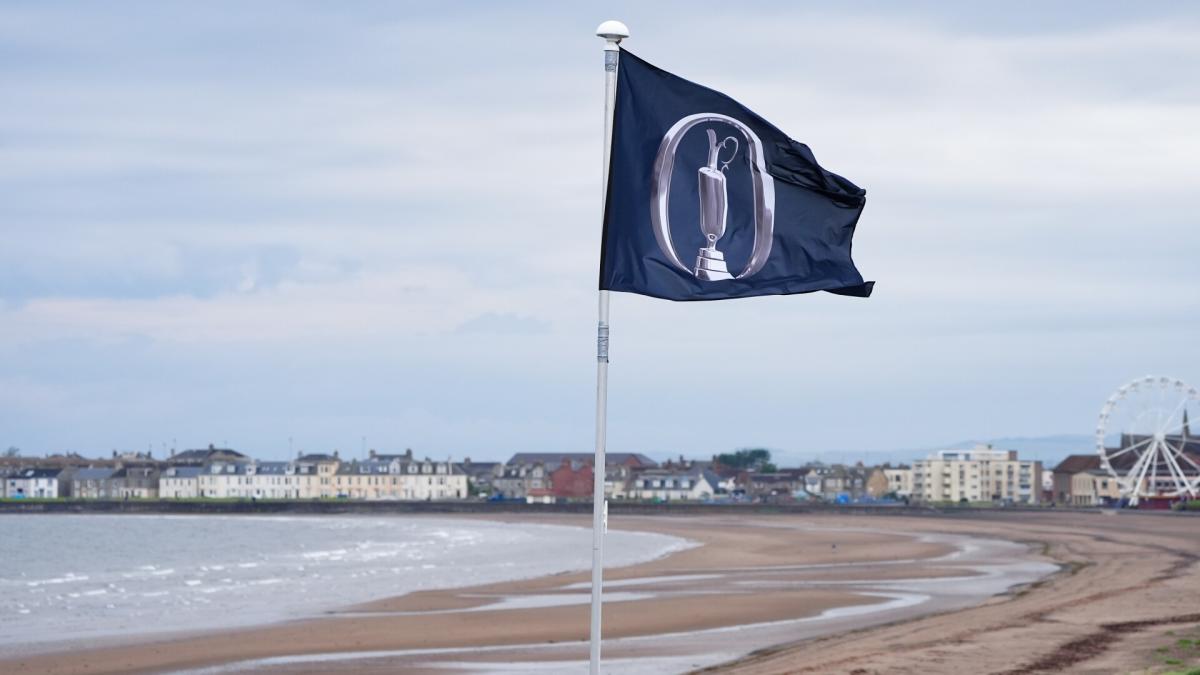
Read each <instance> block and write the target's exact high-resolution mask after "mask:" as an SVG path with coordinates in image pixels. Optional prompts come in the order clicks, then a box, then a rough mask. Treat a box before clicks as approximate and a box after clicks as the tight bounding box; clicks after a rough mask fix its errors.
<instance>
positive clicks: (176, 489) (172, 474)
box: [158, 466, 204, 499]
mask: <svg viewBox="0 0 1200 675" xmlns="http://www.w3.org/2000/svg"><path fill="white" fill-rule="evenodd" d="M203 472H204V467H202V466H172V467H167V468H166V469H164V470H163V471H162V473H160V474H159V476H158V496H159V498H160V499H196V498H197V497H199V496H200V474H201V473H203Z"/></svg>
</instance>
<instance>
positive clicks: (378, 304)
mask: <svg viewBox="0 0 1200 675" xmlns="http://www.w3.org/2000/svg"><path fill="white" fill-rule="evenodd" d="M566 4H567V3H553V2H546V3H527V4H517V3H505V4H504V5H503V6H501V5H500V4H499V3H479V4H467V3H412V4H409V5H406V4H404V3H397V2H345V3H316V2H312V3H307V2H287V3H284V2H255V3H241V2H227V3H221V2H204V3H197V2H190V3H184V2H178V3H173V2H160V1H155V2H145V3H134V2H112V3H103V4H101V3H83V2H80V3H75V4H72V3H52V4H51V3H32V2H15V1H6V2H0V56H2V58H0V91H2V92H3V99H2V101H3V102H2V104H0V328H2V330H0V446H3V447H7V446H9V445H13V446H18V447H20V448H22V449H23V450H24V451H25V452H26V453H27V454H41V453H42V452H47V451H59V450H68V449H69V450H77V451H81V452H89V453H91V452H103V453H107V452H108V451H109V450H111V449H114V448H116V449H140V450H145V449H146V448H148V447H152V448H153V449H154V450H155V452H156V453H161V452H162V449H163V448H164V447H169V446H170V445H171V444H172V443H175V444H177V445H178V447H180V448H183V447H195V446H201V445H207V444H208V443H210V442H211V443H216V444H223V443H228V444H230V445H232V446H234V447H236V448H239V449H242V450H245V451H248V452H250V453H253V454H255V455H258V456H261V457H280V458H281V457H283V456H285V455H287V453H288V448H289V438H291V439H293V440H292V446H293V447H294V448H295V449H297V450H299V449H301V448H303V449H309V450H331V449H333V448H339V449H341V450H342V451H343V452H350V453H352V454H353V453H357V452H358V451H359V450H360V448H361V446H362V444H363V438H364V437H365V438H366V444H367V445H368V446H369V447H374V448H379V449H381V450H401V449H403V448H405V447H412V448H414V450H416V451H417V452H418V453H421V454H430V455H435V456H446V455H452V456H454V457H462V456H464V455H470V456H472V457H474V458H477V459H478V458H489V457H490V458H503V457H506V456H507V455H508V454H510V453H511V452H513V451H516V450H543V451H550V450H571V451H589V450H590V449H591V439H592V406H593V396H594V330H595V328H594V323H595V302H596V292H595V279H596V267H597V261H598V244H599V215H600V214H599V201H600V188H599V185H600V161H599V160H600V151H601V128H602V127H601V123H602V114H601V111H602V102H603V68H602V56H601V50H600V48H601V46H602V42H601V41H600V40H599V39H597V38H595V37H594V36H593V34H592V33H593V30H594V28H595V26H596V25H597V24H598V23H599V22H600V21H602V20H604V19H607V18H620V19H622V20H624V21H625V22H626V23H628V24H629V26H630V28H631V30H632V32H633V38H632V39H630V40H629V41H628V42H627V43H626V46H627V47H628V48H629V49H630V50H631V51H633V52H635V53H637V54H639V55H640V56H642V57H643V58H645V59H647V60H649V61H651V62H652V63H655V64H657V65H659V66H661V67H663V68H666V69H667V70H670V71H672V72H675V73H677V74H679V75H681V76H683V77H686V78H689V79H692V80H696V81H699V82H701V83H704V84H707V85H709V86H712V87H714V88H717V89H719V90H722V91H724V92H726V93H728V94H730V95H732V96H734V97H735V98H737V99H738V100H740V101H741V102H743V103H744V104H746V105H748V106H749V107H751V108H753V109H754V110H756V111H757V112H759V113H760V114H762V115H763V116H764V117H766V118H767V119H769V120H771V121H773V122H774V123H775V124H776V125H777V126H779V127H781V128H782V129H784V130H786V131H787V132H788V133H789V134H791V135H792V136H793V137H794V138H796V139H798V140H800V141H803V142H805V143H808V144H809V145H810V146H811V147H812V148H813V150H814V151H815V153H816V155H817V157H818V159H819V160H820V161H821V162H822V163H823V164H824V165H825V166H826V167H828V168H829V169H831V170H833V171H836V172H838V173H841V174H844V175H846V176H847V177H849V178H850V179H852V180H853V181H855V182H856V183H858V184H859V185H862V186H863V187H865V188H866V189H867V193H868V201H867V208H866V211H865V213H864V215H863V218H862V221H861V222H860V225H859V229H858V234H857V237H856V241H855V257H856V260H857V262H858V265H859V268H860V269H861V270H862V271H863V273H864V275H865V276H866V277H867V278H869V279H874V280H877V282H878V285H877V286H876V292H875V296H874V297H872V298H871V299H869V300H856V299H851V298H841V297H835V296H831V295H827V294H817V295H808V296H791V297H783V298H779V297H776V298H759V299H752V300H741V301H732V302H723V303H700V304H688V303H685V304H672V303H669V302H665V301H660V300H653V299H649V298H642V297H637V296H630V295H616V296H614V298H613V303H612V321H613V343H612V359H613V361H612V370H611V391H610V431H609V438H610V446H609V447H610V449H611V450H614V451H643V452H648V453H650V454H653V455H656V456H665V455H667V454H677V453H680V452H682V453H686V454H689V455H704V454H709V453H712V452H716V451H722V450H726V449H729V448H733V447H740V446H767V447H771V448H776V449H778V450H780V451H783V452H784V453H785V454H792V455H797V456H799V455H806V454H812V453H815V452H819V451H830V450H847V451H865V450H890V449H896V448H920V447H932V446H938V445H944V444H946V443H951V442H954V441H957V440H961V439H967V438H991V437H997V436H1041V435H1049V434H1059V433H1084V434H1086V433H1089V432H1090V431H1091V430H1092V429H1093V428H1094V426H1095V419H1096V415H1097V413H1098V411H1099V408H1100V405H1101V404H1102V402H1103V401H1104V399H1105V397H1107V395H1108V394H1109V393H1110V391H1111V390H1113V389H1115V388H1116V387H1117V386H1118V385H1120V384H1122V383H1123V382H1125V381H1127V380H1129V379H1131V378H1133V377H1137V376H1141V375H1145V374H1147V373H1163V374H1169V375H1173V376H1177V377H1181V378H1183V379H1185V380H1189V381H1191V382H1200V365H1198V364H1197V361H1196V353H1197V349H1198V346H1200V312H1198V310H1200V297H1198V296H1197V290H1198V289H1200V265H1198V264H1197V252H1198V251H1200V230H1198V229H1197V227H1196V225H1197V223H1198V216H1197V215H1196V214H1197V205H1196V199H1197V197H1198V196H1200V122H1198V121H1200V78H1197V75H1196V74H1197V73H1198V72H1200V10H1197V9H1196V8H1195V6H1194V5H1193V6H1192V8H1191V9H1187V8H1185V7H1184V3H1171V4H1165V3H1164V4H1155V3H1126V2H1114V3H1098V2H1090V1H1089V2H1083V1H1081V2H1074V3H1071V2H1061V3H1053V7H1049V8H1048V7H1045V6H1044V5H1046V4H1050V3H1034V2H1030V3H1002V4H996V5H995V6H994V7H993V8H992V9H987V10H980V9H966V8H963V7H962V6H961V5H964V4H967V3H945V4H944V5H942V4H940V3H914V4H909V5H908V7H907V8H906V9H905V10H903V11H901V10H899V9H897V8H896V5H897V4H898V3H890V2H879V3H850V4H846V3H841V4H840V5H841V6H844V8H839V9H834V8H830V7H819V6H817V5H816V4H815V3H812V4H810V5H809V6H807V7H806V6H805V5H802V4H801V3H791V2H788V3H778V4H770V3H761V4H755V3H702V2H686V3H679V4H674V5H672V4H668V3H653V5H654V6H653V8H652V9H649V8H647V5H649V4H650V3H643V2H632V3H622V2H608V3H603V4H602V3H593V4H592V5H591V6H588V5H585V4H582V3H579V4H573V5H572V6H570V7H567V6H565V5H566ZM431 7H433V8H434V9H431Z"/></svg>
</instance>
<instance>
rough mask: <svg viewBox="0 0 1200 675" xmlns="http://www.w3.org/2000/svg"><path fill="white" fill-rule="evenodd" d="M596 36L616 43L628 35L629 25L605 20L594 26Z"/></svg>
mask: <svg viewBox="0 0 1200 675" xmlns="http://www.w3.org/2000/svg"><path fill="white" fill-rule="evenodd" d="M596 36H597V37H602V38H604V39H605V40H608V41H609V42H612V43H613V44H617V43H619V42H621V40H624V39H625V38H627V37H629V27H628V26H626V25H625V24H623V23H621V22H620V21H605V22H604V23H602V24H600V26H599V27H597V28H596Z"/></svg>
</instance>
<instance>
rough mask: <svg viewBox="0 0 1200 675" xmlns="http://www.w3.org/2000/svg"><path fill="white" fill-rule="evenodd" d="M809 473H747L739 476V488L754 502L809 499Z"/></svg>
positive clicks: (799, 470)
mask: <svg viewBox="0 0 1200 675" xmlns="http://www.w3.org/2000/svg"><path fill="white" fill-rule="evenodd" d="M808 473H809V470H808V469H807V468H802V469H780V470H779V471H773V472H769V473H759V472H756V471H745V472H742V473H741V474H740V475H739V477H738V480H737V486H738V488H740V489H741V490H742V491H743V492H744V493H745V495H746V496H747V497H748V498H750V499H752V500H754V501H780V500H792V499H807V498H808V497H809V496H810V495H809V494H808V485H807V481H806V479H805V477H806V476H807V475H808ZM719 483H720V479H719V478H718V485H719Z"/></svg>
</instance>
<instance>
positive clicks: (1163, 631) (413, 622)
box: [0, 512, 1200, 674]
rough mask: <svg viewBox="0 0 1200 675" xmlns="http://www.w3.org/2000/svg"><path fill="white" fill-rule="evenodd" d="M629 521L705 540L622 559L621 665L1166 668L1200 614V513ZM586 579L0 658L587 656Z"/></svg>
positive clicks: (228, 663) (580, 663)
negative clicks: (1174, 643)
mask: <svg viewBox="0 0 1200 675" xmlns="http://www.w3.org/2000/svg"><path fill="white" fill-rule="evenodd" d="M464 517H467V516H464ZM508 519H509V520H512V519H514V518H508ZM530 519H532V518H530ZM533 520H536V521H537V522H543V523H554V524H576V525H586V521H585V520H584V519H581V518H579V517H576V516H543V517H539V518H536V519H533ZM613 527H614V528H623V529H632V530H642V531H652V532H660V533H667V534H671V535H675V536H679V537H684V538H687V539H689V540H691V541H693V542H696V543H697V544H698V545H697V546H695V547H693V548H690V549H688V550H684V551H680V552H677V553H674V554H671V555H669V556H667V557H665V558H662V559H659V560H655V561H652V562H648V563H643V564H639V565H633V566H629V567H625V568H619V569H612V570H609V571H608V572H607V573H606V584H607V587H606V603H605V607H604V612H605V638H606V640H605V658H606V663H607V668H606V670H608V671H609V672H621V673H624V672H646V673H659V672H686V671H690V670H696V669H712V670H714V671H720V672H744V673H793V672H814V673H817V672H854V673H873V672H925V673H928V672H964V671H969V672H1012V673H1017V672H1021V673H1027V672H1028V673H1032V672H1062V671H1075V672H1121V671H1129V670H1136V669H1138V668H1144V667H1146V666H1147V665H1153V664H1154V663H1155V661H1154V658H1155V652H1154V648H1156V647H1157V646H1158V643H1159V642H1162V641H1163V640H1169V637H1168V636H1167V632H1168V631H1174V630H1192V629H1195V628H1196V627H1197V626H1198V625H1200V566H1198V565H1197V560H1200V519H1196V518H1186V517H1172V516H1161V515H1143V514H1135V513H1120V514H1115V515H1104V514H1100V513H1052V512H1047V513H999V512H997V513H975V514H969V515H962V516H941V517H908V516H863V517H851V516H833V515H828V516H825V515H778V516H770V515H754V516H745V517H732V516H689V517H677V516H664V517H650V516H644V517H631V516H623V517H620V518H615V519H614V522H613ZM587 581H588V575H587V574H586V572H579V573H571V574H560V575H555V576H550V577H542V578H534V579H528V580H524V581H518V582H509V583H501V584H491V585H485V586H475V587H468V588H458V589H454V590H431V591H422V592H417V593H411V594H408V595H405V596H402V597H397V598H381V599H380V600H378V601H375V602H371V603H367V604H360V605H357V606H352V607H347V608H345V609H344V610H341V611H338V612H335V613H332V614H329V615H327V616H325V617H322V618H319V619H312V620H303V621H293V622H288V623H281V624H273V625H266V626H261V627H254V628H249V629H239V630H236V631H229V632H215V633H206V634H199V635H190V636H182V637H172V638H169V639H163V638H161V637H157V638H154V639H147V640H146V641H144V642H142V643H135V644H128V643H127V642H125V643H122V644H119V645H111V646H107V645H102V644H101V645H94V646H88V647H86V648H72V649H69V650H66V651H59V652H51V653H45V654H39V655H34V656H26V657H20V658H12V659H9V660H8V661H0V671H2V672H5V673H54V674H67V673H118V672H121V673H128V672H140V673H151V672H180V671H184V672H187V671H193V672H222V673H224V672H273V673H279V672H286V673H301V672H341V671H345V672H351V671H353V672H368V673H370V672H378V673H383V672H438V673H446V672H487V671H497V670H503V671H506V672H577V671H578V670H579V669H580V668H584V670H585V671H586V655H587V648H586V643H585V642H584V640H586V637H587V632H588V608H587V604H586V603H587V593H588V588H587ZM1159 638H1162V639H1159Z"/></svg>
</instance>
